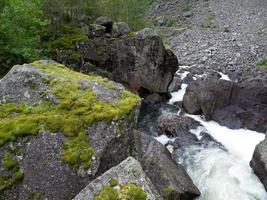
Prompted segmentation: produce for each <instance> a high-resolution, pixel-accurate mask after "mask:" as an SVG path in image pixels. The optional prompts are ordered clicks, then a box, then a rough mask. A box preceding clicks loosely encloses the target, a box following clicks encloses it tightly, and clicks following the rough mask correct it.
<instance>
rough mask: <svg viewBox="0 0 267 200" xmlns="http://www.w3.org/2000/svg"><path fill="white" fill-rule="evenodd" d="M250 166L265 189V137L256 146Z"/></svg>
mask: <svg viewBox="0 0 267 200" xmlns="http://www.w3.org/2000/svg"><path fill="white" fill-rule="evenodd" d="M250 166H251V167H252V169H253V171H254V173H255V174H256V175H257V176H258V177H259V179H260V181H261V182H262V184H263V185H264V187H265V190H266V191H267V137H266V138H265V140H263V141H262V142H261V143H259V144H258V145H257V146H256V148H255V151H254V154H253V157H252V160H251V161H250Z"/></svg>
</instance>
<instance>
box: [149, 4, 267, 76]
mask: <svg viewBox="0 0 267 200" xmlns="http://www.w3.org/2000/svg"><path fill="white" fill-rule="evenodd" d="M148 16H149V17H150V18H152V19H154V21H155V19H157V18H160V17H162V16H165V17H166V16H168V18H171V19H172V20H174V21H175V22H176V23H175V24H174V25H173V26H172V27H167V28H166V27H165V28H163V27H160V30H162V32H163V34H165V36H166V37H167V39H168V41H169V43H170V44H169V45H170V47H171V49H172V50H174V52H175V54H176V55H177V57H178V59H179V61H180V64H182V65H196V66H203V67H208V68H215V69H217V70H221V71H223V72H224V73H228V74H232V77H233V78H235V77H239V78H240V77H242V76H247V75H248V74H249V75H251V74H255V73H256V72H257V73H258V68H257V67H256V66H257V64H258V63H259V62H260V61H261V60H262V59H263V58H266V57H267V1H266V0H199V1H194V0H167V1H166V0H158V1H156V2H155V3H154V4H153V5H152V7H151V9H150V11H149V14H148Z"/></svg>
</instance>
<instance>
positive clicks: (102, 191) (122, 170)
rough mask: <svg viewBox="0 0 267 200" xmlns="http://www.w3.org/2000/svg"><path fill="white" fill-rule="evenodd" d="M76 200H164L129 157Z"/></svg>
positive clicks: (96, 181)
mask: <svg viewBox="0 0 267 200" xmlns="http://www.w3.org/2000/svg"><path fill="white" fill-rule="evenodd" d="M74 200H163V198H162V197H161V196H160V195H159V194H158V192H157V190H155V187H154V185H153V184H152V183H151V181H150V179H149V178H148V177H147V175H146V172H144V171H143V169H142V167H141V165H140V163H139V162H138V161H137V160H135V159H134V158H132V157H128V158H127V159H125V160H124V161H123V162H121V163H120V164H119V165H117V166H116V167H113V168H111V169H110V170H108V171H107V172H105V173H104V174H103V175H102V176H100V177H98V178H97V179H95V180H94V181H92V182H91V183H89V185H87V186H86V188H84V189H83V190H82V191H81V192H80V193H79V194H78V195H77V196H76V197H75V198H74Z"/></svg>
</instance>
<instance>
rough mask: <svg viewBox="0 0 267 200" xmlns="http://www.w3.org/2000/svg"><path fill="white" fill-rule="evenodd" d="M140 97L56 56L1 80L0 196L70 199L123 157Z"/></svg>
mask: <svg viewBox="0 0 267 200" xmlns="http://www.w3.org/2000/svg"><path fill="white" fill-rule="evenodd" d="M139 105H140V99H139V97H138V96H136V95H134V94H132V93H130V92H128V91H126V90H125V89H124V87H123V86H122V85H120V84H118V83H114V82H111V81H108V80H107V79H104V78H101V77H97V76H93V75H90V76H88V75H84V74H81V73H78V72H75V71H72V70H70V69H69V68H67V67H65V66H64V65H62V64H59V63H56V62H54V61H46V60H43V61H36V62H34V63H31V64H24V65H16V66H14V67H13V68H12V69H11V71H10V72H9V73H8V74H7V75H6V76H5V77H4V78H3V79H1V80H0V117H1V125H0V163H1V165H0V166H1V167H0V174H1V175H0V196H1V198H3V199H5V200H13V199H27V198H28V197H31V196H32V195H33V194H38V195H40V196H41V198H42V199H46V198H47V199H52V200H59V199H70V198H72V197H74V196H75V195H76V194H77V193H78V192H79V191H80V190H81V189H83V188H84V187H85V186H86V184H87V183H88V182H89V181H91V180H93V179H94V178H95V177H96V176H98V175H100V174H102V173H103V172H105V171H106V170H107V169H109V168H111V167H113V166H115V165H117V164H119V163H120V162H121V161H123V160H124V159H125V158H127V156H128V149H129V146H130V144H131V138H132V137H133V128H134V127H135V125H136V121H137V116H138V112H139Z"/></svg>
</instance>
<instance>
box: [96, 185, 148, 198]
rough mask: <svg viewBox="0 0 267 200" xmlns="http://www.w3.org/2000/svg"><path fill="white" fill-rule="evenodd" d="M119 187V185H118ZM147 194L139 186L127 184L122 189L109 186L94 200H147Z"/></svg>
mask: <svg viewBox="0 0 267 200" xmlns="http://www.w3.org/2000/svg"><path fill="white" fill-rule="evenodd" d="M116 186H117V185H116ZM146 199H147V194H146V192H145V191H144V190H143V189H142V188H141V187H140V186H138V185H136V184H133V183H127V184H125V185H123V186H122V187H116V188H115V186H112V184H111V183H110V184H109V185H108V186H105V187H103V188H102V190H101V191H100V192H99V194H98V195H97V196H95V197H94V199H93V200H146Z"/></svg>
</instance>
